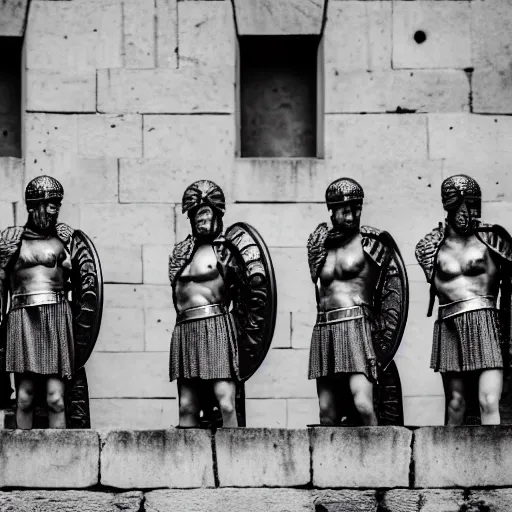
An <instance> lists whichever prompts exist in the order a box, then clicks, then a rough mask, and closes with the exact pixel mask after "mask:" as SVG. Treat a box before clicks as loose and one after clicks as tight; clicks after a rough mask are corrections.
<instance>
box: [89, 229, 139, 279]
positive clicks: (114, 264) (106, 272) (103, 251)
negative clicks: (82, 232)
mask: <svg viewBox="0 0 512 512" xmlns="http://www.w3.org/2000/svg"><path fill="white" fill-rule="evenodd" d="M101 229H102V228H101V227H100V226H96V227H95V228H94V232H93V231H90V232H88V233H87V234H88V235H89V237H92V236H93V235H94V233H96V232H99V231H100V230H101ZM96 249H97V251H98V255H99V257H100V262H101V269H102V272H103V279H104V281H105V282H107V283H142V258H141V253H142V248H141V246H140V245H137V244H132V245H115V246H112V245H104V244H103V243H101V244H96Z"/></svg>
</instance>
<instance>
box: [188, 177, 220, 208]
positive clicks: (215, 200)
mask: <svg viewBox="0 0 512 512" xmlns="http://www.w3.org/2000/svg"><path fill="white" fill-rule="evenodd" d="M205 204H206V205H209V206H211V207H212V208H213V209H215V210H217V212H219V213H220V214H221V216H222V215H224V212H225V211H226V199H225V197H224V192H222V189H221V188H220V187H219V186H218V185H217V184H216V183H214V182H213V181H210V180H199V181H196V182H194V183H192V185H189V186H188V187H187V188H186V189H185V193H184V194H183V200H182V204H181V212H182V213H187V212H189V211H190V210H192V209H194V208H197V207H199V206H201V205H205Z"/></svg>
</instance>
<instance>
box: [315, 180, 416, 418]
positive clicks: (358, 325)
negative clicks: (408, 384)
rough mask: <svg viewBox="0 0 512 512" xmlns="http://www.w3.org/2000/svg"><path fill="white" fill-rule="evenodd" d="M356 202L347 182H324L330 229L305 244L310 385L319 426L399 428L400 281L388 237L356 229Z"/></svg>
mask: <svg viewBox="0 0 512 512" xmlns="http://www.w3.org/2000/svg"><path fill="white" fill-rule="evenodd" d="M363 198H364V193H363V189H362V187H361V186H360V185H359V183H357V182H356V181H355V180H353V179H351V178H340V179H338V180H336V181H334V182H333V183H331V184H330V185H329V187H328V188H327V190H326V193H325V199H326V203H327V208H328V210H330V212H331V222H332V227H331V228H329V227H328V225H327V223H322V224H320V225H319V226H318V227H317V228H316V230H315V231H314V232H313V233H312V234H311V235H310V237H309V239H308V260H309V268H310V272H311V279H312V281H313V283H314V284H315V290H316V301H317V310H318V311H317V320H316V325H315V327H314V329H313V334H312V338H311V349H310V358H309V378H310V379H316V383H317V393H318V399H319V406H320V423H321V424H323V425H339V424H345V425H361V424H363V425H377V424H394V425H399V424H403V408H402V395H401V386H400V378H399V375H398V370H397V368H396V366H395V363H394V362H393V356H394V354H395V352H396V350H397V349H398V346H399V344H400V341H401V338H402V334H403V330H404V328H405V323H406V320H407V311H408V300H409V299H408V282H407V274H406V271H405V265H404V263H403V261H402V258H401V256H400V252H399V250H398V248H397V246H396V244H395V241H394V240H393V238H392V237H391V235H390V234H389V233H387V232H385V231H380V230H377V229H374V228H370V227H367V226H362V227H360V217H361V211H362V205H363Z"/></svg>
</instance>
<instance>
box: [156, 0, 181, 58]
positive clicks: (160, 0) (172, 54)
mask: <svg viewBox="0 0 512 512" xmlns="http://www.w3.org/2000/svg"><path fill="white" fill-rule="evenodd" d="M155 24H156V28H155V30H156V64H157V66H158V67H159V68H176V67H177V66H178V7H177V0H156V2H155Z"/></svg>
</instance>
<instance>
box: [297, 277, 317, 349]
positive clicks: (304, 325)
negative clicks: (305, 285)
mask: <svg viewBox="0 0 512 512" xmlns="http://www.w3.org/2000/svg"><path fill="white" fill-rule="evenodd" d="M311 284H313V283H311ZM312 293H314V289H313V287H312ZM315 323H316V309H315V308H312V309H311V310H310V311H308V312H302V311H293V312H292V348H303V349H308V350H309V347H310V346H311V334H312V332H313V327H314V326H315Z"/></svg>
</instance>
